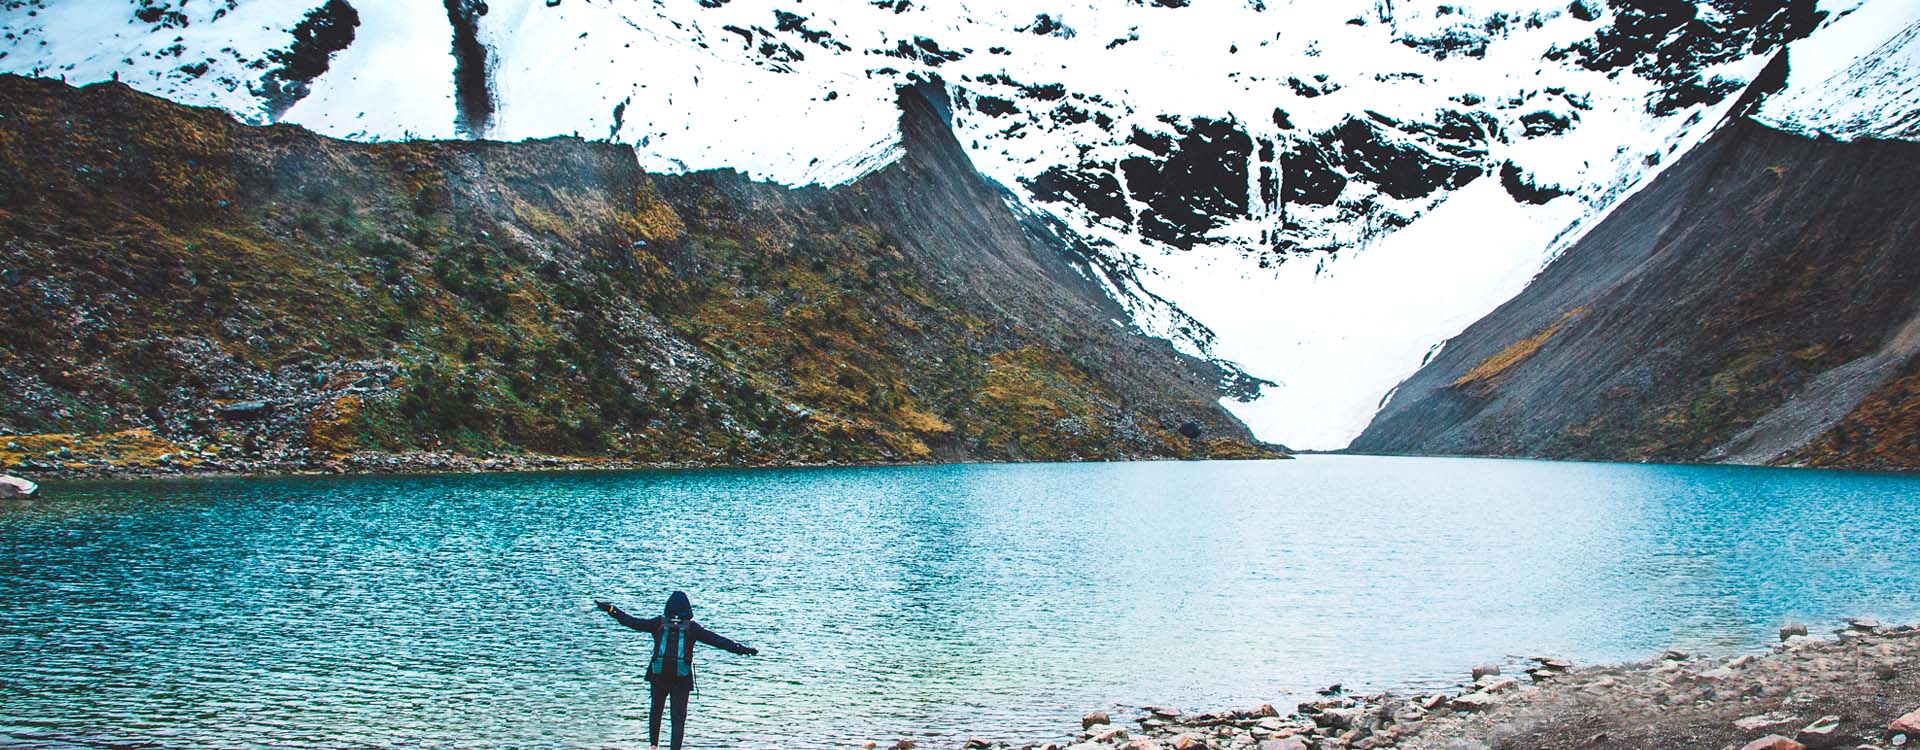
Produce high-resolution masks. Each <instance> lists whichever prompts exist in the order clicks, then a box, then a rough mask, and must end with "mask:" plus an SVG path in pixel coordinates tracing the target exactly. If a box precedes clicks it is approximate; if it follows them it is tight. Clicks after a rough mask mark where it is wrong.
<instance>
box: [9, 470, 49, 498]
mask: <svg viewBox="0 0 1920 750" xmlns="http://www.w3.org/2000/svg"><path fill="white" fill-rule="evenodd" d="M39 491H40V485H37V484H34V483H33V482H30V481H27V480H25V479H21V478H19V477H16V476H14V475H12V474H0V498H9V497H32V496H33V493H36V492H39Z"/></svg>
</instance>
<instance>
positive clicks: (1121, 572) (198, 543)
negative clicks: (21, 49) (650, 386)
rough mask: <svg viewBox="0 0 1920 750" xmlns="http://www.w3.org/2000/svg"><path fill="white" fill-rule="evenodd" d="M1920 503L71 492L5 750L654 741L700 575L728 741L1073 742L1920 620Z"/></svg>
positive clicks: (1134, 481)
mask: <svg viewBox="0 0 1920 750" xmlns="http://www.w3.org/2000/svg"><path fill="white" fill-rule="evenodd" d="M1916 530H1920V478H1913V477H1900V476H1891V475H1875V474H1860V473H1839V472H1813V471H1794V470H1776V469H1750V468H1723V467H1667V466H1627V465H1604V464H1566V463H1545V462H1526V461H1488V460H1464V459H1413V458H1366V457H1308V458H1303V459H1300V460H1296V461H1275V462H1248V463H1231V462H1230V463H1140V464H1082V465H1015V466H943V467H912V468H873V469H812V470H753V471H685V472H639V473H605V474H549V475H509V476H448V477H362V478H324V479H320V478H312V479H306V478H301V479H234V480H184V481H150V482H120V483H66V484H51V485H49V486H48V487H47V497H45V498H43V499H37V500H33V501H31V502H13V503H9V504H4V505H0V745H10V746H26V747H107V746H114V747H327V748H333V747H393V746H402V747H419V748H454V747H486V748H512V747H523V748H546V747H559V748H569V747H581V748H601V747H606V748H612V747H641V746H644V744H645V738H646V735H645V730H646V725H645V719H646V714H645V706H644V705H643V702H644V695H645V684H644V682H643V681H642V679H641V671H642V669H643V666H644V664H643V661H644V659H645V656H646V650H647V645H648V641H649V639H648V638H647V637H646V636H644V635H641V634H638V633H634V632H632V631H628V630H625V629H623V628H621V627H619V626H618V625H616V624H615V623H614V622H613V621H612V620H610V619H609V618H607V617H606V616H605V615H602V614H600V613H598V612H596V611H594V610H593V609H592V608H591V604H590V603H591V600H592V599H593V598H594V597H605V598H609V599H612V600H614V601H615V602H618V603H620V604H621V605H623V606H625V607H626V608H628V609H629V610H633V611H636V612H642V613H651V612H652V611H653V610H654V609H655V608H656V607H657V606H658V605H659V603H660V601H661V600H662V599H664V597H665V595H666V593H667V592H668V591H670V590H672V589H675V588H684V589H686V590H687V591H689V592H691V593H692V595H693V598H694V603H695V607H696V611H697V614H698V616H699V618H700V619H701V620H702V621H703V622H704V623H705V624H706V625H707V626H708V627H710V628H712V629H714V630H715V631H717V632H720V633H722V634H724V635H728V636H730V637H733V638H735V639H738V640H740V641H743V642H746V643H749V644H752V645H755V646H758V647H759V648H760V649H761V650H762V655H761V656H759V657H757V658H753V659H746V658H742V657H734V656H731V655H728V654H725V653H722V652H720V651H718V650H715V649H709V650H707V651H706V652H705V653H703V654H702V656H701V657H700V659H699V663H700V669H701V677H700V692H699V694H697V695H696V696H695V698H694V707H693V719H692V722H691V724H690V732H689V733H690V736H691V738H692V740H691V742H690V745H692V746H694V747H749V748H759V747H783V748H784V747H829V746H834V747H846V746H850V745H854V744H857V743H858V742H860V741H863V740H867V739H874V740H880V741H883V742H891V740H893V739H895V738H898V737H917V738H921V740H922V742H923V744H927V743H929V742H930V743H932V744H931V746H933V747H941V746H945V745H943V744H942V743H951V742H952V741H954V740H955V739H956V738H959V737H963V736H966V735H980V736H984V737H989V738H994V739H1009V740H1023V739H1025V740H1047V739H1060V738H1062V736H1063V735H1065V734H1066V733H1067V732H1069V731H1070V730H1072V729H1077V728H1078V725H1077V724H1075V723H1073V719H1074V717H1077V716H1078V715H1079V714H1081V713H1083V712H1085V711H1088V710H1092V709H1097V708H1103V707H1110V706H1127V705H1138V704H1141V703H1160V704H1171V705H1176V706H1181V707H1186V708H1208V707H1222V706H1247V705H1256V704H1259V703H1263V702H1273V703H1276V704H1279V705H1288V703H1289V702H1290V701H1292V700H1294V699H1298V698H1300V697H1302V696H1303V695H1304V694H1305V693H1308V692H1309V691H1311V690H1312V689H1313V688H1317V687H1320V686H1323V685H1326V684H1328V683H1333V682H1343V683H1345V684H1346V685H1348V686H1349V687H1350V688H1356V689H1364V690H1373V689H1417V688H1423V687H1437V686H1443V685H1447V684H1450V683H1454V682H1457V681H1459V680H1462V679H1464V677H1465V674H1464V673H1465V672H1466V671H1467V668H1468V667H1469V666H1471V665H1472V664H1475V663H1478V662H1484V661H1489V660H1498V659H1501V658H1503V657H1506V656H1509V655H1532V654H1555V655H1562V656H1568V657H1571V658H1574V659H1576V660H1579V661H1583V662H1592V661H1597V660H1623V659H1637V658H1644V657H1646V656H1648V655H1651V654H1654V653H1657V652H1658V651H1659V650H1660V649H1663V648H1666V647H1668V646H1674V645H1678V646H1681V647H1684V648H1687V649H1690V650H1695V651H1700V652H1709V653H1711V652H1726V651H1734V650H1743V649H1756V648H1759V647H1761V646H1763V645H1764V644H1765V643H1767V642H1769V641H1770V640H1772V638H1773V635H1772V633H1773V629H1774V628H1775V627H1776V626H1777V625H1778V624H1780V623H1781V622H1783V621H1785V620H1788V619H1799V620H1804V621H1808V622H1812V623H1815V624H1816V625H1818V624H1823V623H1830V622H1833V621H1835V620H1836V619H1837V618H1840V617H1843V616H1847V615H1874V616H1879V617H1881V618H1883V619H1888V620H1896V621H1911V620H1914V619H1916V618H1920V533H1916Z"/></svg>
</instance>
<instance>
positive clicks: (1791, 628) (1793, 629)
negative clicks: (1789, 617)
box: [1780, 622, 1807, 641]
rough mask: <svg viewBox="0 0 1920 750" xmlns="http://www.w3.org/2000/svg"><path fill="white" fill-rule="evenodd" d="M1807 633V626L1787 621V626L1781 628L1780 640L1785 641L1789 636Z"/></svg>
mask: <svg viewBox="0 0 1920 750" xmlns="http://www.w3.org/2000/svg"><path fill="white" fill-rule="evenodd" d="M1806 634H1807V626H1805V625H1802V624H1800V623H1797V622H1790V623H1787V624H1786V625H1785V626H1783V627H1781V628H1780V640H1783V641H1784V640H1786V639H1788V638H1792V637H1794V636H1796V635H1806Z"/></svg>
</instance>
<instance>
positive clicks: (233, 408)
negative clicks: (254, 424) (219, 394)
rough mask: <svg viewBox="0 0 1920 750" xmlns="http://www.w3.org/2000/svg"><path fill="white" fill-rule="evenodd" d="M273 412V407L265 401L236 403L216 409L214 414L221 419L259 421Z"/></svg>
mask: <svg viewBox="0 0 1920 750" xmlns="http://www.w3.org/2000/svg"><path fill="white" fill-rule="evenodd" d="M272 411H273V405H272V404H269V403H267V402H265V401H235V402H233V403H231V404H222V405H220V406H216V407H214V413H216V414H218V415H220V418H221V419H233V420H248V419H259V418H261V417H265V416H267V415H268V414H269V413H271V412H272Z"/></svg>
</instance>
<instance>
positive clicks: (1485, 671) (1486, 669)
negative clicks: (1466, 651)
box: [1473, 664, 1500, 680]
mask: <svg viewBox="0 0 1920 750" xmlns="http://www.w3.org/2000/svg"><path fill="white" fill-rule="evenodd" d="M1497 674H1500V665H1498V664H1481V665H1479V666H1476V667H1474V668H1473V679H1476V680H1478V679H1480V678H1482V677H1486V676H1487V675H1497Z"/></svg>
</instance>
